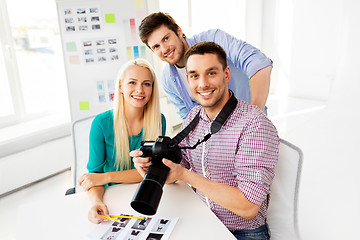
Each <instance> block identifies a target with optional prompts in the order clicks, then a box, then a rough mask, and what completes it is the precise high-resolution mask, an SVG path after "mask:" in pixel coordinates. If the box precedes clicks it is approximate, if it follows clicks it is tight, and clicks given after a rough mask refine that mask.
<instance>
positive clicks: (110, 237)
mask: <svg viewBox="0 0 360 240" xmlns="http://www.w3.org/2000/svg"><path fill="white" fill-rule="evenodd" d="M122 230H123V228H121V227H114V226H112V227H110V228H109V229H108V230H107V231H106V232H105V233H104V235H102V236H101V238H100V239H101V240H115V239H116V238H117V237H118V236H119V234H120V232H121V231H122Z"/></svg>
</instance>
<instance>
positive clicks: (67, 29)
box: [65, 26, 75, 32]
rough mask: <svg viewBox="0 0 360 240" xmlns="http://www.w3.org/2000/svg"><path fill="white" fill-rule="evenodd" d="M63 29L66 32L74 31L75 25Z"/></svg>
mask: <svg viewBox="0 0 360 240" xmlns="http://www.w3.org/2000/svg"><path fill="white" fill-rule="evenodd" d="M65 30H66V31H67V32H75V26H66V28H65Z"/></svg>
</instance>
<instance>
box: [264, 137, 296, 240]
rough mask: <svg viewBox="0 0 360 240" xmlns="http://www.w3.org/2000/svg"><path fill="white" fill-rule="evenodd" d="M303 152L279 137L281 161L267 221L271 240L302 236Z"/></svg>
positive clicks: (273, 187)
mask: <svg viewBox="0 0 360 240" xmlns="http://www.w3.org/2000/svg"><path fill="white" fill-rule="evenodd" d="M302 158H303V154H302V151H301V149H300V148H298V147H296V146H294V145H293V144H291V143H289V142H287V141H285V140H283V139H280V144H279V160H278V162H277V164H276V166H275V177H274V180H273V183H272V185H271V197H270V202H269V208H268V211H267V223H268V225H269V228H270V232H271V239H272V240H290V239H291V240H297V239H300V236H299V232H298V226H297V200H298V190H299V181H300V174H301V165H302Z"/></svg>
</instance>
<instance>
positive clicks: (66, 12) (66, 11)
mask: <svg viewBox="0 0 360 240" xmlns="http://www.w3.org/2000/svg"><path fill="white" fill-rule="evenodd" d="M64 14H65V15H70V14H72V12H71V9H64Z"/></svg>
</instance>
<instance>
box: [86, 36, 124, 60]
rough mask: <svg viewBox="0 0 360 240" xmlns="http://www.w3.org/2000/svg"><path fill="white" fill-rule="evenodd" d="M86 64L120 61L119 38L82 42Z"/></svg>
mask: <svg viewBox="0 0 360 240" xmlns="http://www.w3.org/2000/svg"><path fill="white" fill-rule="evenodd" d="M82 46H83V54H84V56H85V58H84V59H85V64H91V63H107V62H113V61H118V60H119V59H120V57H119V54H118V53H119V44H118V38H116V37H109V38H103V39H86V40H83V41H82Z"/></svg>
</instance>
